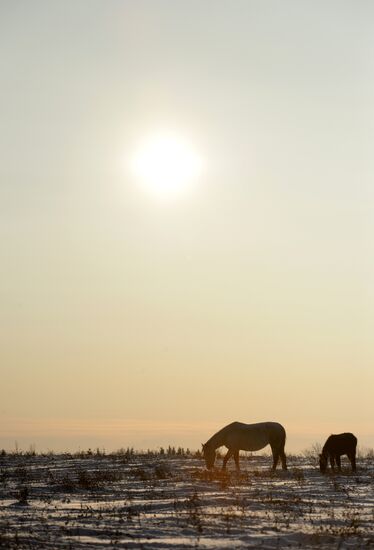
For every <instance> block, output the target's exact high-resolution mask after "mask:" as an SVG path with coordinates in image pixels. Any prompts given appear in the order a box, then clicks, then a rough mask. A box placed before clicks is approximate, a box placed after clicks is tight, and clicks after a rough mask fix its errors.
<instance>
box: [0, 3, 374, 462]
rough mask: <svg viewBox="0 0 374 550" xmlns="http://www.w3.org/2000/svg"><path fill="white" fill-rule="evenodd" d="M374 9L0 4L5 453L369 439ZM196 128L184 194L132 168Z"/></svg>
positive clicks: (373, 412)
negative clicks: (146, 149)
mask: <svg viewBox="0 0 374 550" xmlns="http://www.w3.org/2000/svg"><path fill="white" fill-rule="evenodd" d="M373 17H374V5H373V3H372V2H369V1H365V0H361V1H360V2H357V1H354V0H351V1H345V0H339V1H334V0H329V1H328V2H326V1H321V0H313V1H312V0H310V1H306V0H301V1H300V0H284V1H283V2H277V1H275V0H274V1H272V0H266V1H263V0H261V1H260V0H257V1H256V0H245V1H244V0H235V1H229V0H225V1H223V0H214V1H213V0H204V1H201V0H189V1H188V2H187V1H182V0H178V1H175V0H148V1H145V0H131V1H130V0H129V1H126V0H122V1H119V0H107V1H105V2H102V1H98V0H74V1H73V0H67V1H65V2H49V1H48V0H45V1H41V0H34V1H33V2H28V1H26V0H17V1H14V0H2V2H1V3H0V68H1V70H0V257H1V264H0V375H1V385H0V448H2V447H3V448H5V449H14V448H16V447H17V448H22V449H28V448H29V447H30V446H35V447H36V449H37V450H46V449H53V450H77V449H79V448H80V449H84V448H87V447H91V448H96V447H99V448H105V449H108V450H112V449H118V448H121V447H127V446H134V447H135V448H138V449H146V448H158V447H160V446H165V445H168V444H171V445H181V446H183V447H190V448H193V449H195V448H198V447H199V446H200V444H201V442H203V441H206V440H207V439H208V438H209V437H210V436H211V435H212V434H213V433H214V432H215V431H217V430H218V429H220V428H221V427H222V426H224V425H225V424H227V423H229V422H231V421H234V420H239V421H242V422H246V423H252V422H260V421H265V420H273V421H278V422H281V423H282V424H283V425H284V426H285V428H286V431H287V447H286V449H287V448H288V449H289V451H292V452H294V451H295V452H296V451H300V450H303V449H305V448H308V447H310V446H311V445H313V444H314V443H315V442H319V443H323V442H324V440H325V439H326V438H327V436H328V435H329V434H330V433H339V432H342V431H352V432H353V433H355V434H356V435H357V437H358V440H359V445H360V446H361V447H362V448H369V447H374V428H373V426H374V408H373V401H372V393H373V387H374V370H373V361H374V344H373V338H372V335H373V332H374V255H373V252H374V251H373V244H372V236H373V234H374V215H373V199H374V190H373V181H374V178H373V176H374V156H373V154H372V150H373V144H374V139H373V138H374V132H373V130H374V103H373V97H374V32H373ZM160 131H161V132H164V131H166V132H171V133H172V134H173V135H175V136H177V137H178V138H180V139H181V140H185V141H186V142H188V143H189V144H190V147H191V148H192V150H193V151H194V152H195V153H196V154H197V155H198V156H199V158H200V159H201V166H202V168H201V171H200V173H199V175H198V176H197V177H196V178H195V181H194V182H193V184H192V182H191V185H190V187H189V188H188V189H185V190H184V192H183V193H180V194H178V193H177V194H176V195H175V196H172V197H169V196H161V195H160V196H157V194H156V195H155V194H152V193H149V192H147V190H146V189H145V188H144V186H142V185H141V182H140V181H139V178H138V177H137V176H136V174H134V172H133V171H132V170H131V169H130V165H131V162H132V159H133V158H134V155H135V154H136V150H137V147H138V145H139V143H142V140H144V139H146V137H147V136H150V135H153V134H157V133H158V132H160Z"/></svg>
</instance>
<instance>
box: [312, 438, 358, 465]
mask: <svg viewBox="0 0 374 550" xmlns="http://www.w3.org/2000/svg"><path fill="white" fill-rule="evenodd" d="M356 447H357V437H355V436H354V435H353V434H351V433H344V434H336V435H330V437H328V438H327V440H326V443H325V444H324V446H323V449H322V453H321V454H320V455H319V469H320V470H321V472H322V473H323V474H324V473H325V472H326V469H327V460H328V459H330V465H331V468H332V469H334V466H335V462H336V465H337V467H338V470H339V472H341V469H342V466H341V462H340V457H341V456H342V455H347V457H348V458H349V460H350V463H351V465H352V472H355V471H356Z"/></svg>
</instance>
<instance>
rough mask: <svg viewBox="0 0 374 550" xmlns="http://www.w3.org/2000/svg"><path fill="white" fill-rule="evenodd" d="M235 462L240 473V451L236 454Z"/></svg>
mask: <svg viewBox="0 0 374 550" xmlns="http://www.w3.org/2000/svg"><path fill="white" fill-rule="evenodd" d="M234 460H235V466H236V469H237V470H238V472H239V471H240V466H239V451H235V452H234Z"/></svg>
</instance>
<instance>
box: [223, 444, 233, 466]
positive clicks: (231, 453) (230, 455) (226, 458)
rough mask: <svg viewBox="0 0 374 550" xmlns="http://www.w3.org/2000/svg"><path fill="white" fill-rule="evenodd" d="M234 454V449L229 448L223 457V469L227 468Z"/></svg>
mask: <svg viewBox="0 0 374 550" xmlns="http://www.w3.org/2000/svg"><path fill="white" fill-rule="evenodd" d="M232 455H233V450H232V449H229V450H228V451H227V453H226V456H225V457H224V459H223V464H222V470H226V464H227V461H228V460H229V458H231V457H232Z"/></svg>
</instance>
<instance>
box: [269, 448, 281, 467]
mask: <svg viewBox="0 0 374 550" xmlns="http://www.w3.org/2000/svg"><path fill="white" fill-rule="evenodd" d="M271 452H272V453H273V468H272V469H273V470H275V469H276V467H277V464H278V460H279V449H278V446H275V445H271Z"/></svg>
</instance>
